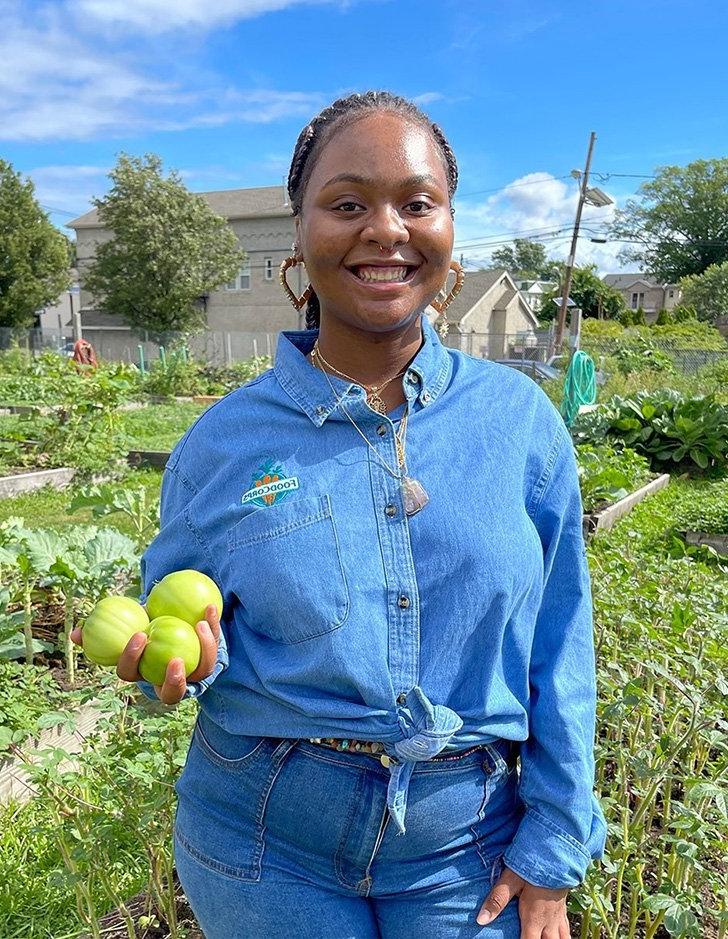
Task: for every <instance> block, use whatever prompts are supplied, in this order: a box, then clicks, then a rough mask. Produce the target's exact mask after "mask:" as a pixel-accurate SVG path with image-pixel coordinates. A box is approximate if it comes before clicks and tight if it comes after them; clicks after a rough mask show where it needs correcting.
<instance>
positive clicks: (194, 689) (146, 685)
mask: <svg viewBox="0 0 728 939" xmlns="http://www.w3.org/2000/svg"><path fill="white" fill-rule="evenodd" d="M227 667H228V656H227V649H225V650H223V649H222V646H220V647H219V648H218V659H217V661H216V662H215V667H214V668H213V670H212V671H211V672H210V674H209V675H207V676H206V677H205V678H201V679H200V680H199V681H188V682H187V688H186V690H185V693H184V694H183V695H182V698H181V700H182V701H184V700H185V699H186V698H199V697H200V695H202V694H204V692H205V691H207V689H208V688H209V687H210V685H211V684H212V683H213V681H215V679H216V678H217V676H218V675H220V674H222V672H224V671H225V669H226V668H227ZM137 686H138V688H139V690H140V691H142V692H143V693H144V694H145V695H146V696H147V697H148V698H151V700H152V701H159V698H158V697H157V692H156V691H155V690H154V685H153V684H152V683H151V682H148V681H138V682H137Z"/></svg>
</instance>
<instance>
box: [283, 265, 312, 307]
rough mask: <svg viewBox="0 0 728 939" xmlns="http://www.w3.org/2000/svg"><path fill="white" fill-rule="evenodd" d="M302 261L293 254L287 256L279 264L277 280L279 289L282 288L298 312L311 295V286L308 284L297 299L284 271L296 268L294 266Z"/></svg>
mask: <svg viewBox="0 0 728 939" xmlns="http://www.w3.org/2000/svg"><path fill="white" fill-rule="evenodd" d="M302 260H303V258H298V257H297V256H296V255H295V254H291V255H289V256H288V257H287V258H286V259H285V260H284V261H282V262H281V267H280V272H279V274H278V280H279V281H280V285H281V287H283V289H284V290H285V292H286V295H287V296H288V299H289V300H290V301H291V303H292V304H293V305H294V307H295V308H296V309H297V310H300V309H301V307H303V306H304V304H305V303H307V302H308V299H309V297H310V296H311V294H312V293H313V288H312V287H311V284H309V285H308V287H306V289H305V290H304V291H303V293H302V294H301V296H300V297H297V296H296V295H295V293H294V292H293V291H292V290H291V288H290V287H289V285H288V280H287V279H286V271H287V270H288V268H289V267H296V265H298V264H300V263H301V262H302Z"/></svg>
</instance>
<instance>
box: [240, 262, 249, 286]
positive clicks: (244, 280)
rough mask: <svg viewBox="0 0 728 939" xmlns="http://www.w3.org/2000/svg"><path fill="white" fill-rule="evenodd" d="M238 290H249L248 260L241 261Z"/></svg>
mask: <svg viewBox="0 0 728 939" xmlns="http://www.w3.org/2000/svg"><path fill="white" fill-rule="evenodd" d="M240 290H250V258H247V259H246V260H245V261H243V266H242V267H241V268H240Z"/></svg>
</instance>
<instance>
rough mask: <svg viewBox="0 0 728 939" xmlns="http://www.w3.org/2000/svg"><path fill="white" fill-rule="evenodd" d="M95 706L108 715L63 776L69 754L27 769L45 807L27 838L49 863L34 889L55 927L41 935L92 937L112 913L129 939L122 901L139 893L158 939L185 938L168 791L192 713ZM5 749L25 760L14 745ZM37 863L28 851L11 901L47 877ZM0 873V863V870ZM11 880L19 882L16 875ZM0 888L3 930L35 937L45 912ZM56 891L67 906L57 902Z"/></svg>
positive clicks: (125, 701) (108, 700)
mask: <svg viewBox="0 0 728 939" xmlns="http://www.w3.org/2000/svg"><path fill="white" fill-rule="evenodd" d="M99 698H100V700H99V705H98V706H99V708H100V709H101V710H103V711H104V713H105V714H106V717H105V718H103V719H102V721H101V722H100V723H99V724H98V725H97V727H96V728H95V729H94V731H93V732H92V733H91V734H90V735H89V736H88V738H87V740H86V741H85V744H84V748H83V752H82V753H81V754H80V755H79V754H75V755H74V763H73V764H72V765H66V766H65V767H64V768H62V767H61V761H62V760H63V759H64V758H67V757H68V754H66V753H65V752H64V751H62V750H59V749H57V748H54V749H48V750H46V751H44V752H42V753H41V754H40V755H39V756H38V757H36V759H38V762H37V763H36V764H35V765H27V767H26V768H27V769H28V772H29V773H30V774H31V776H32V778H33V782H34V785H36V786H37V787H38V788H39V790H40V793H41V798H42V805H43V813H42V815H43V817H42V825H39V824H38V822H36V826H35V828H36V835H35V839H36V840H37V839H38V837H39V835H41V834H42V837H43V839H44V841H45V852H44V853H45V855H46V857H48V856H49V855H51V856H54V857H55V858H56V859H57V861H56V869H55V873H54V875H53V877H52V878H51V882H50V884H48V885H47V887H43V886H40V885H39V886H38V887H36V888H35V889H36V890H45V897H46V899H45V904H44V905H45V906H46V907H47V906H51V905H52V906H53V916H54V920H53V921H52V922H46V924H45V925H46V929H47V932H46V933H43V934H44V935H54V936H60V935H61V933H62V931H66V932H67V931H70V930H72V929H76V930H77V929H78V928H79V927H81V926H82V927H85V930H86V931H87V934H88V935H90V936H92V937H94V939H100V937H101V935H102V930H101V925H100V920H101V918H102V916H103V914H104V913H105V912H107V911H108V910H109V909H118V910H119V913H120V915H121V919H122V921H123V923H124V929H125V932H126V935H128V936H129V937H130V939H136V937H137V932H136V926H135V917H134V915H133V914H132V911H131V910H130V909H129V907H128V905H127V900H128V898H129V896H130V895H131V894H132V893H134V892H135V891H136V890H139V889H144V890H145V892H146V893H147V895H148V897H149V906H148V908H147V909H146V910H145V915H146V917H148V920H151V919H154V918H157V919H158V921H159V922H161V923H164V925H165V928H166V930H167V931H166V933H165V935H167V936H169V937H170V939H175V937H177V939H182V937H183V936H184V935H185V931H184V929H183V927H182V925H181V924H180V923H179V922H178V920H177V898H176V895H175V883H174V876H173V860H172V850H171V849H172V826H173V823H174V810H175V805H176V800H175V792H174V783H175V780H176V778H177V775H178V773H179V770H180V767H181V766H182V765H183V764H184V761H185V756H186V751H187V748H188V745H189V738H190V734H191V730H192V723H193V721H194V716H195V709H194V707H190V706H189V702H188V703H186V704H184V705H180V706H179V707H177V708H175V709H165V712H164V713H162V714H161V715H150V714H149V713H145V711H144V710H142V709H138V708H136V707H134V705H133V701H134V699H133V698H129V697H128V696H127V695H120V694H118V693H115V692H114V691H113V690H111V689H106V690H105V691H103V692H102V693H101V694H100V696H99ZM10 750H11V752H13V753H14V755H15V756H17V757H18V758H19V759H23V758H24V754H23V752H22V750H21V749H20V748H19V747H17V745H11V747H10ZM31 813H32V809H31V808H29V809H28V814H31ZM36 818H38V815H37V814H36ZM21 824H22V823H21ZM0 827H3V826H0ZM6 837H7V836H6ZM10 847H11V851H14V850H15V849H14V846H13V845H11V846H10ZM46 863H49V862H48V861H46ZM41 864H42V861H40V860H39V859H38V855H37V854H36V853H35V852H33V853H31V854H30V855H28V854H27V853H26V855H25V857H24V861H23V870H22V872H21V878H20V879H21V880H22V883H21V884H17V883H16V884H15V886H14V893H17V892H18V891H20V892H21V895H22V892H23V891H28V890H29V889H30V884H31V883H32V882H33V881H36V880H37V879H38V877H39V875H40V876H41V878H42V879H43V880H45V879H46V878H43V876H42V874H40V872H41V870H42V866H41ZM3 866H4V862H3V861H0V870H2V867H3ZM59 868H60V869H59ZM8 873H9V871H8ZM49 873H50V872H49ZM130 874H131V876H130ZM11 879H12V880H17V879H18V878H17V875H16V877H14V878H11ZM0 883H2V884H3V886H1V887H0V917H2V919H3V922H4V924H5V928H6V929H8V930H12V934H13V935H23V936H31V935H33V936H35V935H38V936H40V935H41V934H42V933H41V932H40V928H42V927H40V926H39V923H40V922H41V921H42V920H43V916H44V913H43V908H42V907H41V909H40V910H37V909H32V908H28V904H27V903H26V904H22V903H17V902H16V900H15V897H14V896H13V895H11V893H10V891H8V890H7V889H6V888H5V884H6V883H7V884H8V885H9V884H10V880H9V879H7V878H5V877H0ZM59 891H62V892H63V894H65V896H66V897H67V896H69V895H70V897H71V898H73V899H74V900H75V903H73V902H72V903H68V901H67V900H66V902H65V903H61V902H59V899H60V898H58V893H59ZM54 895H55V896H56V899H55V901H53V899H52V898H53V896H54ZM46 915H47V914H46ZM36 929H38V931H37V932H36ZM64 934H66V933H65V932H64ZM73 934H74V935H75V934H76V933H75V932H74V933H73Z"/></svg>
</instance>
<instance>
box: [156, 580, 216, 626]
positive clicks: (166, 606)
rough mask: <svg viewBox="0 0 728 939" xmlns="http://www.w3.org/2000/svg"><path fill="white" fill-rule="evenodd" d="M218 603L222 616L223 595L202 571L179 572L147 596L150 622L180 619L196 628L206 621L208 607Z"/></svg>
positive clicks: (158, 585)
mask: <svg viewBox="0 0 728 939" xmlns="http://www.w3.org/2000/svg"><path fill="white" fill-rule="evenodd" d="M210 603H212V604H214V605H215V607H216V608H217V613H218V616H222V594H221V593H220V591H219V590H218V587H217V584H216V583H215V581H214V580H210V578H209V577H208V576H207V575H206V574H201V573H200V572H199V571H191V570H186V571H175V572H174V573H173V574H167V576H166V577H163V578H162V579H161V580H160V581H159V583H158V584H155V585H154V587H152V590H151V592H150V593H149V596H148V597H147V604H146V605H147V613H149V618H150V619H156V618H157V617H158V616H176V617H177V618H178V619H183V620H184V621H185V623H189V624H190V626H194V625H195V624H196V623H199V622H200V620H204V618H205V608H206V607H207V606H208V604H210Z"/></svg>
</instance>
